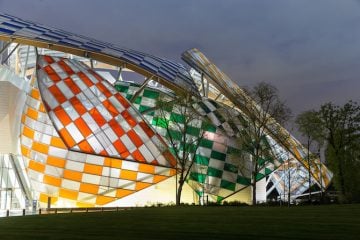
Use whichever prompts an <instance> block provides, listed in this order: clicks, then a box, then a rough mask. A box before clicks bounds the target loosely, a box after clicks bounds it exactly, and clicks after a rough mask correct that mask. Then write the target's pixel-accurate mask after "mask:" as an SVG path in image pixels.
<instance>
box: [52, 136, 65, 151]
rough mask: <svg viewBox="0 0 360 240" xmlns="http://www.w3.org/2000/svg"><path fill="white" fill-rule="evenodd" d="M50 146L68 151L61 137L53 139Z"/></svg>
mask: <svg viewBox="0 0 360 240" xmlns="http://www.w3.org/2000/svg"><path fill="white" fill-rule="evenodd" d="M50 145H51V146H54V147H58V148H63V149H67V147H66V145H65V144H64V142H63V140H62V139H61V138H59V137H51V141H50Z"/></svg>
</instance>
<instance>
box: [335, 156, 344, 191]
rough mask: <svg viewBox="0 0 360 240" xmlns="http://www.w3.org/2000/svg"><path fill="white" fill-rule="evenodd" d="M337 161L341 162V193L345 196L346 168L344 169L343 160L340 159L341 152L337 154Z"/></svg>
mask: <svg viewBox="0 0 360 240" xmlns="http://www.w3.org/2000/svg"><path fill="white" fill-rule="evenodd" d="M336 158H337V161H338V163H339V180H340V191H341V195H342V196H343V197H344V196H345V192H346V191H345V178H344V169H343V162H342V160H341V159H339V154H338V153H337V154H336Z"/></svg>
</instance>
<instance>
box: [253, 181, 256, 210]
mask: <svg viewBox="0 0 360 240" xmlns="http://www.w3.org/2000/svg"><path fill="white" fill-rule="evenodd" d="M252 205H253V206H255V205H256V179H255V178H254V179H253V183H252Z"/></svg>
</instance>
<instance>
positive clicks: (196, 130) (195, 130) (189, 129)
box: [186, 126, 200, 137]
mask: <svg viewBox="0 0 360 240" xmlns="http://www.w3.org/2000/svg"><path fill="white" fill-rule="evenodd" d="M186 133H187V134H190V135H192V136H196V137H197V136H199V135H200V129H199V128H196V127H192V126H188V127H187V129H186Z"/></svg>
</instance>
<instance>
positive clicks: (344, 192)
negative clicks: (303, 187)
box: [296, 101, 360, 203]
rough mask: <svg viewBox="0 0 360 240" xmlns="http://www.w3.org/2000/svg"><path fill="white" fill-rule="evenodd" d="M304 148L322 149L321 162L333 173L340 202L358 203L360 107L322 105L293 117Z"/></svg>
mask: <svg viewBox="0 0 360 240" xmlns="http://www.w3.org/2000/svg"><path fill="white" fill-rule="evenodd" d="M296 123H297V125H298V128H299V131H300V132H301V133H302V134H303V136H305V137H306V139H307V143H306V145H308V146H310V145H311V146H312V147H314V145H316V147H317V148H318V149H323V150H324V152H325V160H324V163H325V164H326V165H327V166H328V167H329V169H330V170H331V171H332V172H333V174H334V178H333V186H334V188H335V189H336V190H337V191H338V193H339V201H340V202H348V203H350V202H360V106H359V105H358V103H356V102H354V101H349V102H347V103H346V104H344V105H343V106H338V105H335V104H333V103H326V104H323V105H322V106H321V107H320V108H319V109H317V110H310V111H305V112H303V113H301V114H299V115H298V116H297V118H296Z"/></svg>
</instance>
